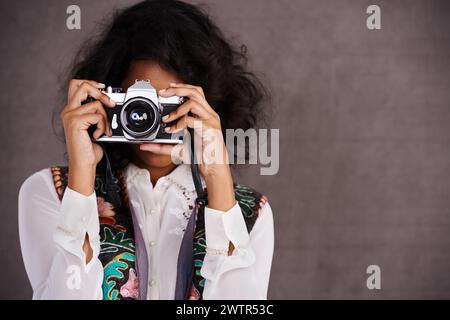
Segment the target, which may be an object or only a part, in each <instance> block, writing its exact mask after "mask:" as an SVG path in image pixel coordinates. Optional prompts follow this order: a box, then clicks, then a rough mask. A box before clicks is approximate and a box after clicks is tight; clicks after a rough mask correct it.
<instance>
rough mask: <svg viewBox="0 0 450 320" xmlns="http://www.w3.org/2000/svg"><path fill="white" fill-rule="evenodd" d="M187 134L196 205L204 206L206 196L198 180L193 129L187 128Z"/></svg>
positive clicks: (198, 173) (199, 179)
mask: <svg viewBox="0 0 450 320" xmlns="http://www.w3.org/2000/svg"><path fill="white" fill-rule="evenodd" d="M188 132H189V135H190V139H191V141H190V145H191V147H190V157H191V172H192V179H193V180H194V186H195V191H196V193H197V199H196V203H198V204H200V205H203V204H206V202H207V199H208V196H207V193H206V191H205V190H204V189H203V185H202V180H201V178H200V171H199V168H198V163H197V156H196V154H195V143H194V129H192V128H188Z"/></svg>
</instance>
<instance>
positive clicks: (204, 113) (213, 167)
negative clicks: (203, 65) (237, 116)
mask: <svg viewBox="0 0 450 320" xmlns="http://www.w3.org/2000/svg"><path fill="white" fill-rule="evenodd" d="M159 95H160V96H162V97H170V96H180V97H187V98H189V99H188V100H187V101H186V102H185V103H183V104H182V105H181V106H180V107H178V109H177V110H175V111H173V112H172V113H170V114H169V115H167V116H165V117H163V119H162V121H163V122H165V123H169V122H172V121H174V120H177V122H176V124H175V125H173V126H171V127H166V132H168V133H176V132H179V131H182V130H185V129H186V128H193V129H194V135H195V137H191V139H192V138H194V139H195V140H194V141H195V149H196V156H197V159H198V160H197V161H198V162H199V170H200V173H201V175H202V176H203V178H204V179H205V182H206V186H207V189H208V205H209V207H211V208H214V209H217V210H222V211H227V210H228V209H230V208H231V207H233V206H234V204H235V203H236V201H235V199H234V189H233V179H232V176H231V171H230V167H229V164H228V153H227V149H226V146H225V142H224V139H223V135H222V129H221V124H220V117H219V115H218V114H217V113H216V112H215V111H214V110H213V108H212V107H211V106H210V105H209V103H208V102H207V101H206V98H205V94H204V93H203V89H202V88H201V87H197V86H192V85H188V84H179V83H177V84H175V83H172V84H170V87H169V88H167V89H163V90H160V91H159ZM187 142H188V141H186V139H185V142H184V143H183V144H179V145H169V144H159V143H147V144H142V145H141V146H140V149H141V150H145V151H150V152H152V153H155V154H166V155H170V156H171V157H172V160H173V161H174V162H179V161H181V162H185V163H189V162H190V156H189V155H190V144H188V143H187Z"/></svg>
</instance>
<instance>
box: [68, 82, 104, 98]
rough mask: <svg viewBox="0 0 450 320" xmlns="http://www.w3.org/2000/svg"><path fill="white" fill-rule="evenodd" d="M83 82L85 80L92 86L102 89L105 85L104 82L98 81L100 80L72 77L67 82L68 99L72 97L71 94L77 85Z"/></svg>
mask: <svg viewBox="0 0 450 320" xmlns="http://www.w3.org/2000/svg"><path fill="white" fill-rule="evenodd" d="M83 82H87V83H89V84H91V85H93V86H94V87H96V88H99V89H104V88H105V87H106V86H105V84H103V83H100V82H96V81H93V80H81V79H72V80H70V82H69V91H68V93H67V97H68V100H70V99H71V98H72V96H73V94H74V93H75V91H76V90H77V89H78V87H79V86H80V85H81V84H82V83H83Z"/></svg>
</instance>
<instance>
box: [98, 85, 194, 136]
mask: <svg viewBox="0 0 450 320" xmlns="http://www.w3.org/2000/svg"><path fill="white" fill-rule="evenodd" d="M104 93H105V94H106V95H107V96H109V97H110V98H111V99H112V100H113V101H114V102H115V103H116V106H115V107H114V108H105V111H106V113H107V115H108V119H109V121H110V125H111V129H112V136H111V137H108V136H106V135H103V136H102V137H100V138H98V139H97V141H106V142H126V143H148V142H155V143H170V144H177V143H182V142H183V132H178V133H174V134H170V133H167V132H165V131H164V128H166V127H167V126H171V125H173V124H174V123H176V121H173V122H169V123H164V122H162V121H161V118H162V117H164V116H165V115H167V114H169V113H171V112H172V111H174V110H176V109H177V108H178V107H179V106H180V105H181V104H182V103H183V102H185V100H186V99H185V98H184V97H178V96H172V97H168V98H165V97H160V96H158V94H157V92H156V89H155V88H154V87H153V86H152V85H151V84H150V82H149V81H147V80H136V82H135V83H134V84H133V85H132V86H131V87H129V88H128V90H127V92H123V91H122V89H121V88H111V87H107V88H106V90H105V92H104Z"/></svg>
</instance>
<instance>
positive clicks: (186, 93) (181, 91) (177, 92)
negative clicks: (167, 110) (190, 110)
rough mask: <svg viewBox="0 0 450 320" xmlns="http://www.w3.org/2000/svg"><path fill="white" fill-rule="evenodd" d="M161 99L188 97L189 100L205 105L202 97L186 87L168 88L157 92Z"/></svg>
mask: <svg viewBox="0 0 450 320" xmlns="http://www.w3.org/2000/svg"><path fill="white" fill-rule="evenodd" d="M158 93H159V95H160V96H162V97H171V96H179V97H188V98H189V99H190V100H194V101H197V102H198V103H202V102H203V103H206V100H205V97H204V96H202V95H201V94H200V93H199V92H198V91H197V90H195V89H192V88H186V87H169V88H166V89H162V90H159V91H158Z"/></svg>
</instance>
